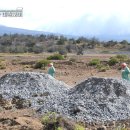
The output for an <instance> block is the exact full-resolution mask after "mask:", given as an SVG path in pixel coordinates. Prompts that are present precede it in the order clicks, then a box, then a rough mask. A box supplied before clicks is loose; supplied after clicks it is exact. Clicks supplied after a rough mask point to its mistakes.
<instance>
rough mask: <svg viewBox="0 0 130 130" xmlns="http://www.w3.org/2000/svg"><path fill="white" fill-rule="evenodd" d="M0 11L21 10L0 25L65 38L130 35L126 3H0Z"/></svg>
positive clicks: (64, 0) (59, 0)
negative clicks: (19, 14)
mask: <svg viewBox="0 0 130 130" xmlns="http://www.w3.org/2000/svg"><path fill="white" fill-rule="evenodd" d="M0 2H1V4H0V9H1V10H2V9H6V10H10V9H16V8H18V7H22V8H23V17H18V18H15V17H13V18H11V17H6V18H5V17H0V25H5V26H9V27H16V28H23V29H29V30H37V31H45V32H53V33H61V34H65V35H81V36H85V35H86V36H87V35H89V36H97V35H113V36H114V35H118V36H120V35H128V34H130V26H129V24H130V8H129V3H130V2H129V0H114V1H113V0H34V1H31V0H28V1H26V0H19V1H18V0H11V1H9V0H4V1H2V0H0Z"/></svg>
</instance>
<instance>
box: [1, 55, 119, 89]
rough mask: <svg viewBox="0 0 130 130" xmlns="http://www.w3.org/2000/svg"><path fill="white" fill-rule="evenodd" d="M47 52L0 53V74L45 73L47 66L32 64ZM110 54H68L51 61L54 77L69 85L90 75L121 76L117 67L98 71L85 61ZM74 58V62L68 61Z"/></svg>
mask: <svg viewBox="0 0 130 130" xmlns="http://www.w3.org/2000/svg"><path fill="white" fill-rule="evenodd" d="M47 56H48V54H37V55H36V54H21V55H20V54H15V55H12V54H1V55H0V60H1V61H2V62H3V63H4V64H5V66H6V69H0V76H2V75H4V74H6V73H10V72H19V71H32V72H43V73H47V69H48V67H46V69H45V70H43V69H34V68H33V67H32V65H34V63H35V62H36V61H38V60H41V59H44V58H45V57H47ZM111 56H114V55H112V54H103V55H102V54H92V55H90V54H88V55H85V56H77V55H72V54H71V55H68V56H67V59H66V60H63V61H53V62H54V66H55V68H56V75H55V78H56V79H58V80H61V81H63V82H65V83H66V84H68V85H70V86H72V87H73V86H74V85H75V84H78V83H80V82H81V81H83V80H85V79H87V78H89V77H92V76H96V77H111V78H121V73H120V71H119V70H118V69H117V68H114V69H109V70H107V71H106V72H99V71H98V70H97V69H96V68H95V67H91V66H88V65H87V63H88V62H89V61H90V60H91V59H93V58H99V59H101V60H103V61H106V60H108V59H109V58H110V57H111ZM70 59H75V62H72V63H71V62H70Z"/></svg>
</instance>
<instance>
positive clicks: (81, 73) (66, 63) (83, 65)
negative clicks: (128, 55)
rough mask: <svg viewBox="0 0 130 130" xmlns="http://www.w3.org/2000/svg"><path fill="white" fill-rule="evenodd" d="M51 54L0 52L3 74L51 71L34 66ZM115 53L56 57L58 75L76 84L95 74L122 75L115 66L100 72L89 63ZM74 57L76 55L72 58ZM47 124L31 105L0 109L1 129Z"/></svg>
mask: <svg viewBox="0 0 130 130" xmlns="http://www.w3.org/2000/svg"><path fill="white" fill-rule="evenodd" d="M47 56H48V54H14V55H13V54H0V61H1V64H3V65H4V66H5V67H6V68H5V69H0V76H3V75H4V74H6V73H10V72H21V71H31V72H43V73H47V69H48V67H46V69H45V70H43V69H34V68H33V67H32V66H33V65H34V64H35V62H36V61H38V60H42V59H44V58H46V57H47ZM111 56H114V55H112V54H110V55H109V54H103V55H102V54H100V55H99V54H92V55H90V54H89V55H85V56H77V55H72V54H71V55H70V54H69V55H68V56H67V59H66V60H63V61H53V63H54V66H55V68H56V75H55V78H56V79H58V80H60V81H63V82H65V83H66V84H68V85H70V86H71V87H73V86H74V85H76V84H78V83H80V82H81V81H83V80H85V79H87V78H89V77H92V76H96V77H111V78H119V79H120V78H121V73H120V71H119V70H118V69H117V68H111V69H109V70H107V71H106V72H99V71H98V70H97V69H96V68H95V67H92V66H88V65H87V63H88V62H89V61H90V60H91V59H93V58H99V59H100V60H103V61H106V60H108V59H109V58H110V57H111ZM70 59H75V61H74V62H70ZM41 129H43V125H42V124H41V122H40V119H39V117H37V116H36V114H35V112H34V111H33V110H30V109H22V110H13V109H12V110H4V111H3V110H0V130H41Z"/></svg>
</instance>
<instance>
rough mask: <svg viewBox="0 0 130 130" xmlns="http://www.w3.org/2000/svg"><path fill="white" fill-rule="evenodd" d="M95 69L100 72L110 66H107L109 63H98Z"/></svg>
mask: <svg viewBox="0 0 130 130" xmlns="http://www.w3.org/2000/svg"><path fill="white" fill-rule="evenodd" d="M97 69H98V70H99V71H100V72H106V71H107V70H109V69H110V67H109V65H102V64H99V65H97Z"/></svg>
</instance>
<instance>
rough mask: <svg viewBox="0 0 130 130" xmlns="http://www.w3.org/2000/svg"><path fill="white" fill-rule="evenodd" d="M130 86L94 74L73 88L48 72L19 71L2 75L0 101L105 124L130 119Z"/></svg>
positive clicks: (7, 106) (39, 112)
mask: <svg viewBox="0 0 130 130" xmlns="http://www.w3.org/2000/svg"><path fill="white" fill-rule="evenodd" d="M129 89H130V85H129V83H128V82H126V81H122V80H118V79H111V78H97V77H91V78H89V79H86V80H84V81H83V82H81V83H79V84H77V85H76V86H75V87H73V88H71V87H69V86H68V85H66V84H65V83H64V82H61V81H58V80H56V79H55V78H53V77H51V76H49V75H48V74H44V73H36V72H18V73H17V72H15V73H9V74H6V75H4V76H2V77H1V78H0V104H1V110H17V109H25V108H29V109H30V108H31V109H34V110H35V111H36V113H37V114H36V115H44V114H45V113H47V112H55V113H58V114H60V115H62V116H63V117H66V118H69V119H71V120H73V121H82V122H86V123H102V122H104V123H105V122H107V121H109V122H111V121H120V120H128V119H129V117H130V93H129ZM7 119H8V118H6V120H7ZM3 120H4V119H3ZM3 120H2V121H3ZM12 120H13V119H12ZM12 120H11V121H10V122H12ZM13 121H14V120H13Z"/></svg>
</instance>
